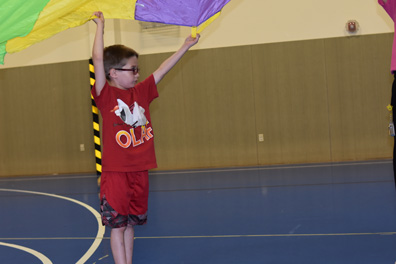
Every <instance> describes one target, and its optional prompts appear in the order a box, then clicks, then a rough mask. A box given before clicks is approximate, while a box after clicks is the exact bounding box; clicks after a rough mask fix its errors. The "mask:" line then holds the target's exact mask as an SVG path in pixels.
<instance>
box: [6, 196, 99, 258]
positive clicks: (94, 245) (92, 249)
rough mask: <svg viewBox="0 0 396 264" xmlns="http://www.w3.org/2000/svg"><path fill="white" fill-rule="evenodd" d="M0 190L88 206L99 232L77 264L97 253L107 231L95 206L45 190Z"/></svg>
mask: <svg viewBox="0 0 396 264" xmlns="http://www.w3.org/2000/svg"><path fill="white" fill-rule="evenodd" d="M0 191H3V192H18V193H29V194H36V195H44V196H49V197H54V198H58V199H63V200H67V201H70V202H73V203H76V204H78V205H81V206H82V207H84V208H86V209H87V210H88V211H90V212H91V213H92V214H93V215H94V216H95V219H96V221H97V222H98V232H97V234H96V237H94V238H91V239H94V242H93V243H92V245H91V247H90V248H89V249H88V251H87V252H86V253H85V254H84V255H83V256H82V257H81V258H80V259H79V260H78V261H77V262H76V264H84V263H85V262H86V261H87V260H88V259H89V258H90V257H91V256H92V255H93V254H94V253H95V251H96V249H97V248H98V247H99V245H100V243H101V242H102V240H103V235H104V233H105V227H104V226H103V225H102V223H101V216H100V214H99V213H98V212H97V211H96V210H95V209H94V208H92V207H91V206H89V205H88V204H86V203H83V202H80V201H78V200H76V199H73V198H69V197H66V196H61V195H56V194H51V193H44V192H34V191H26V190H14V189H1V188H0ZM0 239H1V238H0ZM35 256H36V255H35Z"/></svg>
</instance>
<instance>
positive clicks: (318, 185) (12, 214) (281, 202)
mask: <svg viewBox="0 0 396 264" xmlns="http://www.w3.org/2000/svg"><path fill="white" fill-rule="evenodd" d="M96 182H97V178H96V175H57V176H35V177H32V176H30V177H12V178H0V208H1V218H0V226H1V231H0V262H1V263H5V264H14V263H18V264H19V263H24V264H25V263H29V264H35V263H46V264H47V263H54V264H58V263H59V264H63V263H64V264H70V263H97V264H105V263H106V264H107V263H113V259H112V255H111V249H110V240H109V230H108V229H106V228H104V227H103V226H102V225H101V224H100V216H99V213H98V210H99V199H98V187H97V183H96ZM395 198H396V191H395V182H394V179H393V171H392V161H391V160H382V161H365V162H363V161H362V162H351V163H331V164H302V165H285V166H264V167H249V168H224V169H207V170H192V171H166V172H160V171H156V172H151V173H150V198H149V218H148V223H147V225H145V226H140V227H136V229H135V230H136V231H135V233H136V238H135V248H134V256H133V261H134V264H159V263H160V264H225V263H227V264H230V263H238V264H250V263H254V264H256V263H268V264H278V263H279V264H288V263H293V264H297V263H301V264H310V263H313V264H317V263H320V264H326V263H329V264H330V263H331V264H335V263H337V264H342V263H345V264H353V263H359V264H364V263H366V264H382V263H383V264H385V263H391V264H393V263H395V261H396V199H395Z"/></svg>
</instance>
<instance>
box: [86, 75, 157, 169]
mask: <svg viewBox="0 0 396 264" xmlns="http://www.w3.org/2000/svg"><path fill="white" fill-rule="evenodd" d="M91 94H92V95H93V97H94V99H95V103H96V106H97V107H98V109H99V110H100V113H101V116H102V119H103V127H102V142H103V146H102V147H103V151H102V171H120V172H131V171H144V170H149V169H152V168H156V167H157V161H156V158H155V152H154V133H153V127H152V124H151V117H150V111H149V105H150V103H151V102H152V101H153V100H154V99H155V98H157V97H158V91H157V86H156V84H155V80H154V76H153V75H150V76H149V77H148V78H147V79H145V80H144V81H143V82H140V83H138V84H136V86H135V87H133V88H131V89H129V90H122V89H119V88H116V87H113V86H110V85H109V84H108V83H107V82H106V84H105V86H104V88H103V90H102V91H101V93H100V95H99V96H96V91H95V86H94V87H93V88H92V91H91ZM117 99H120V100H122V101H123V102H124V103H125V104H126V105H128V106H129V107H130V109H131V110H132V108H133V106H134V103H135V102H137V104H138V105H139V106H141V107H142V108H143V109H144V110H145V111H144V115H145V116H146V118H147V124H146V126H139V127H136V128H133V127H132V126H130V125H128V124H126V123H124V121H123V120H122V119H121V118H120V117H119V116H117V115H116V114H115V112H114V109H115V107H116V106H118V102H117Z"/></svg>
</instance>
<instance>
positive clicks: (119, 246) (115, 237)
mask: <svg viewBox="0 0 396 264" xmlns="http://www.w3.org/2000/svg"><path fill="white" fill-rule="evenodd" d="M126 229H127V228H126V227H121V228H113V229H111V234H110V245H111V251H112V253H113V258H114V262H115V263H116V264H127V260H126V253H125V243H124V233H125V230H126Z"/></svg>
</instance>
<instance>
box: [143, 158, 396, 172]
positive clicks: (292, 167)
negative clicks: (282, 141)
mask: <svg viewBox="0 0 396 264" xmlns="http://www.w3.org/2000/svg"><path fill="white" fill-rule="evenodd" d="M391 163H392V161H391V160H385V161H363V162H346V163H326V164H308V165H286V164H285V165H280V166H271V165H268V166H263V167H251V168H246V167H244V168H230V169H209V170H199V169H198V170H183V171H158V172H156V171H153V172H150V174H153V175H166V174H193V173H213V172H230V171H254V170H279V169H306V168H323V167H342V166H355V165H376V164H391Z"/></svg>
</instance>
